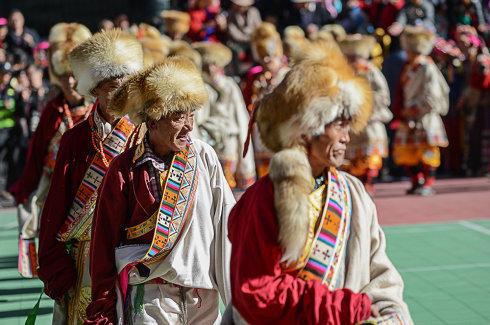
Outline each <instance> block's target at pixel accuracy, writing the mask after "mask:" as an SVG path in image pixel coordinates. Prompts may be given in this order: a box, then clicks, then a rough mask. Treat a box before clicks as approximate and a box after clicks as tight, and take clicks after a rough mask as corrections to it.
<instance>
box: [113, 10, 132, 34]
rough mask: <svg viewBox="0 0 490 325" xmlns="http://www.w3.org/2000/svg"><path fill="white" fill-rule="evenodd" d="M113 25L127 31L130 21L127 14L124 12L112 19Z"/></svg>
mask: <svg viewBox="0 0 490 325" xmlns="http://www.w3.org/2000/svg"><path fill="white" fill-rule="evenodd" d="M114 27H116V28H120V29H121V30H123V31H125V32H127V31H129V27H130V23H129V19H128V16H126V15H124V14H122V15H119V16H117V17H116V19H114Z"/></svg>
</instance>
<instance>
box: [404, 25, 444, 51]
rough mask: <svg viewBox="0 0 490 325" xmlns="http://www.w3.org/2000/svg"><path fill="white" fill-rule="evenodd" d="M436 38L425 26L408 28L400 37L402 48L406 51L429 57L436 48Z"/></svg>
mask: <svg viewBox="0 0 490 325" xmlns="http://www.w3.org/2000/svg"><path fill="white" fill-rule="evenodd" d="M435 41H436V37H435V35H434V33H432V32H431V31H430V30H429V29H427V28H425V27H423V26H406V27H405V29H404V31H403V33H402V35H401V36H400V42H401V46H402V48H403V49H404V50H405V51H411V52H414V53H417V54H422V55H429V54H430V53H431V52H432V49H433V48H434V44H435Z"/></svg>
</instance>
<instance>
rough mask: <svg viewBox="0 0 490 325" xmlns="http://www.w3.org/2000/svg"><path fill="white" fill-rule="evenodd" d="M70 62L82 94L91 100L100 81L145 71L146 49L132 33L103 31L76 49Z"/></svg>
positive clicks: (71, 55) (71, 54) (70, 57)
mask: <svg viewBox="0 0 490 325" xmlns="http://www.w3.org/2000/svg"><path fill="white" fill-rule="evenodd" d="M69 61H70V65H71V67H72V69H73V74H74V75H75V78H76V79H77V81H78V91H79V92H80V94H82V95H83V96H86V97H91V96H92V95H91V92H92V90H93V89H94V88H95V87H96V86H97V85H98V84H99V83H100V82H102V81H104V80H108V79H112V78H117V77H121V76H126V75H129V74H132V73H135V72H137V71H139V70H141V69H142V68H143V50H142V48H141V45H140V43H139V42H138V41H137V40H136V38H134V37H133V36H131V35H130V34H127V33H124V32H122V31H121V30H110V31H102V32H99V33H97V34H94V36H92V37H91V38H90V39H88V40H86V41H85V42H83V43H82V44H80V45H78V46H77V47H75V48H74V49H73V51H72V52H71V53H70V55H69Z"/></svg>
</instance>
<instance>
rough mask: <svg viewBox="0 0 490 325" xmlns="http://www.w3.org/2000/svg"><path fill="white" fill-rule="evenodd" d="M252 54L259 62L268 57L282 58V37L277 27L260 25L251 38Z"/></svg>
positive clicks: (265, 24) (266, 23)
mask: <svg viewBox="0 0 490 325" xmlns="http://www.w3.org/2000/svg"><path fill="white" fill-rule="evenodd" d="M250 41H251V47H252V54H253V56H254V58H255V60H257V61H258V62H261V61H262V60H263V59H264V58H265V57H266V56H274V57H275V56H282V55H283V48H282V43H281V36H280V35H279V33H278V32H277V30H276V27H275V26H274V25H272V24H271V23H268V22H263V23H262V24H260V25H259V26H258V27H257V28H256V29H255V30H254V31H253V33H252V35H251V37H250Z"/></svg>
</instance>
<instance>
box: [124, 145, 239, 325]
mask: <svg viewBox="0 0 490 325" xmlns="http://www.w3.org/2000/svg"><path fill="white" fill-rule="evenodd" d="M193 142H194V148H195V151H196V156H197V170H198V177H199V179H198V185H197V191H196V197H195V203H194V206H193V210H192V217H191V219H190V222H188V223H187V224H185V225H184V227H183V228H182V230H181V233H182V235H181V238H180V239H179V240H178V241H177V243H176V244H175V246H174V247H173V249H172V250H171V252H170V253H169V255H168V256H167V257H166V258H165V259H163V260H162V261H159V262H157V263H155V265H152V266H150V269H151V270H150V274H149V276H148V277H142V276H140V275H139V273H138V271H137V270H136V269H134V268H133V269H132V270H131V271H130V272H129V284H130V286H134V285H137V284H141V283H145V282H148V281H150V280H152V279H155V278H161V279H163V280H164V281H166V282H168V283H170V284H173V285H177V286H180V287H182V288H183V289H182V290H183V291H185V292H184V295H185V296H186V298H183V297H182V293H183V292H182V291H181V292H179V291H178V290H177V291H176V290H174V289H172V288H173V286H172V285H170V286H169V285H166V284H163V285H162V284H158V285H156V284H149V285H145V298H144V302H145V303H144V311H143V313H144V314H143V316H142V315H133V316H134V317H135V318H134V319H133V320H134V321H137V322H140V321H143V320H144V321H145V322H147V323H155V324H156V323H158V324H166V323H169V324H175V323H180V322H182V321H181V320H179V319H185V320H186V321H188V322H189V323H193V322H192V321H191V320H192V319H194V320H196V323H197V324H200V322H199V321H198V320H203V319H207V320H209V321H210V322H209V323H219V321H220V319H221V316H220V315H219V313H218V298H219V297H221V300H222V301H223V302H224V303H225V304H227V303H228V302H229V301H230V300H231V292H230V290H231V289H230V280H229V274H230V265H229V261H230V253H231V245H230V242H229V240H228V236H227V229H228V225H227V220H228V214H229V213H230V211H231V209H232V208H233V206H234V204H235V198H234V196H233V194H232V192H231V190H230V187H229V186H228V184H227V182H226V179H225V177H224V174H223V171H222V169H221V166H220V163H219V159H218V157H217V155H216V153H215V152H214V150H213V149H212V148H211V147H210V146H209V145H208V144H206V143H204V142H203V141H201V140H198V139H193ZM148 247H149V245H131V246H124V247H119V248H117V249H116V264H117V268H118V272H120V271H121V270H122V268H123V267H124V266H125V265H127V264H128V263H129V262H131V261H134V260H136V259H138V258H141V257H142V255H144V254H145V253H146V252H147V251H148ZM156 287H157V288H156ZM133 289H134V287H133ZM193 289H198V291H197V293H196V291H194V290H193ZM134 295H135V290H132V294H131V299H132V300H133V299H134ZM197 296H200V297H201V298H202V299H198V298H196V297H197ZM164 297H165V299H164ZM128 299H129V297H128ZM198 305H199V306H200V307H199V308H197V307H196V306H198ZM122 310H123V309H122V301H121V299H120V298H119V297H118V317H119V318H120V320H121V322H122V319H123V312H122ZM145 315H146V316H147V317H146V316H145ZM141 317H143V318H141ZM211 320H212V321H211ZM174 321H175V322H174Z"/></svg>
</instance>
